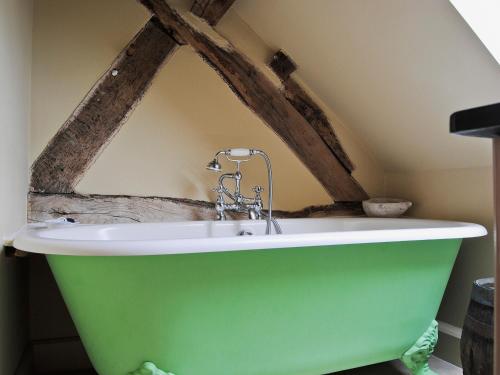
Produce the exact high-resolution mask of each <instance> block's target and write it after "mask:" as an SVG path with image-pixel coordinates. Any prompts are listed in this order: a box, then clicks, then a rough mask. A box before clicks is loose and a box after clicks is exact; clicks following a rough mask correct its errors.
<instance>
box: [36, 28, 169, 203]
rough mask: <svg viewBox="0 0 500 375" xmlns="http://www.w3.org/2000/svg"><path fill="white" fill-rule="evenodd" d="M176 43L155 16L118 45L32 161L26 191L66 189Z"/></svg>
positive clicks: (116, 127)
mask: <svg viewBox="0 0 500 375" xmlns="http://www.w3.org/2000/svg"><path fill="white" fill-rule="evenodd" d="M176 46H177V43H176V42H175V41H174V40H173V39H172V38H171V37H170V36H169V35H168V34H167V33H166V32H165V31H164V28H163V26H162V25H160V24H159V23H158V22H157V21H156V20H155V19H152V20H150V21H149V22H148V23H147V24H146V25H145V26H144V28H143V29H142V30H141V31H140V32H139V33H138V34H137V35H136V36H135V37H134V39H133V40H132V41H131V42H130V43H129V44H128V45H127V46H126V47H125V49H123V51H122V52H121V53H120V54H119V55H118V57H117V58H116V59H115V61H114V62H113V63H112V64H111V67H110V68H109V69H108V70H107V71H106V72H105V73H104V75H103V76H102V77H101V78H100V79H99V80H98V81H97V83H96V84H95V85H94V87H93V88H92V89H91V90H90V92H89V93H88V94H87V95H86V97H85V98H84V99H83V101H82V102H81V103H80V105H79V106H78V107H77V108H76V109H75V110H74V111H73V113H72V114H71V115H70V117H69V118H68V120H66V122H65V123H64V125H63V126H62V127H61V128H60V129H59V131H58V132H57V134H56V135H55V136H54V137H53V138H52V140H51V141H50V143H49V144H48V145H47V146H46V147H45V149H44V150H43V152H42V153H41V154H40V156H39V157H38V159H37V160H36V161H35V163H34V164H33V166H32V176H31V191H38V192H56V193H70V192H73V191H74V187H75V185H76V184H77V183H78V181H79V179H80V178H81V177H82V176H83V174H84V172H85V171H86V170H87V169H88V168H89V166H90V165H91V164H92V163H93V162H94V160H95V159H96V157H97V155H98V154H99V152H100V151H101V150H102V148H103V147H104V146H105V145H106V144H107V143H108V142H109V141H110V140H111V138H112V137H113V136H114V135H115V134H116V132H117V131H118V130H119V129H120V127H121V126H122V125H123V123H124V122H125V121H126V119H127V116H128V115H129V114H130V112H132V110H133V109H134V107H135V106H136V105H137V103H138V102H139V101H140V100H141V98H142V96H143V95H144V93H145V92H146V90H147V89H148V87H149V85H150V84H151V81H152V80H153V78H154V76H155V74H156V73H157V72H158V70H159V69H160V67H161V66H162V64H163V63H164V62H165V60H166V58H167V57H168V56H169V55H170V54H171V53H172V52H173V51H174V50H175V48H176Z"/></svg>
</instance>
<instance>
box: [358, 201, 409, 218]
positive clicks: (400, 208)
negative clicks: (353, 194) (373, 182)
mask: <svg viewBox="0 0 500 375" xmlns="http://www.w3.org/2000/svg"><path fill="white" fill-rule="evenodd" d="M411 206H412V203H411V202H410V201H407V200H404V199H398V198H372V199H368V200H366V201H363V210H364V211H365V214H366V215H367V216H371V217H398V216H401V215H403V214H404V213H405V212H406V210H408V209H409V208H410V207H411Z"/></svg>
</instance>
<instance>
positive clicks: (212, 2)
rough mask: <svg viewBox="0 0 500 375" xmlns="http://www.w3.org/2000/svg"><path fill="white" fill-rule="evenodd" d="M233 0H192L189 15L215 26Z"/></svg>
mask: <svg viewBox="0 0 500 375" xmlns="http://www.w3.org/2000/svg"><path fill="white" fill-rule="evenodd" d="M234 1H235V0H194V1H193V5H192V6H191V13H193V14H194V15H196V16H198V17H200V18H203V19H204V20H205V21H207V22H208V23H209V24H210V25H212V26H215V25H216V24H217V22H219V20H220V19H221V18H222V16H223V15H224V14H225V13H226V12H227V11H228V9H229V8H230V7H231V5H233V3H234Z"/></svg>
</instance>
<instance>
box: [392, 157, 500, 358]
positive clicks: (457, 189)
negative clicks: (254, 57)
mask: <svg viewBox="0 0 500 375" xmlns="http://www.w3.org/2000/svg"><path fill="white" fill-rule="evenodd" d="M386 189H387V194H388V195H390V196H398V197H404V198H407V199H410V200H411V201H413V202H415V206H414V207H413V208H412V209H411V210H410V211H409V214H410V215H411V216H414V217H423V218H432V219H445V220H459V221H469V222H473V223H479V224H482V225H484V226H485V227H486V228H487V229H488V232H489V234H488V236H486V237H482V238H471V239H466V240H464V241H463V244H462V247H461V249H460V253H459V256H458V258H457V261H456V263H455V267H454V269H453V272H452V274H451V278H450V282H449V284H448V287H447V289H446V292H445V296H444V300H443V303H442V305H441V309H440V311H439V314H438V319H439V320H441V321H444V322H446V323H449V324H451V325H454V326H456V327H462V325H463V320H464V317H465V313H466V311H467V306H468V303H469V299H470V291H471V286H472V282H473V281H474V280H475V279H478V278H483V277H490V276H493V275H494V246H493V179H492V170H491V168H490V167H484V168H469V169H450V170H431V171H423V172H406V173H387V174H386ZM441 342H442V344H441V348H439V349H440V350H439V351H438V355H441V356H442V357H443V358H444V359H447V360H449V361H452V362H454V363H457V364H458V363H459V357H458V353H459V348H458V345H459V342H458V340H456V339H453V338H445V339H444V340H441Z"/></svg>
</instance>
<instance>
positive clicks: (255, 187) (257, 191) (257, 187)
mask: <svg viewBox="0 0 500 375" xmlns="http://www.w3.org/2000/svg"><path fill="white" fill-rule="evenodd" d="M252 190H253V191H254V192H255V193H257V194H260V193H262V192H263V191H264V188H263V187H262V186H260V185H257V186H254V187H253V188H252Z"/></svg>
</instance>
